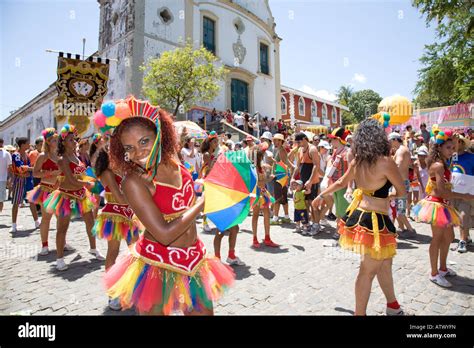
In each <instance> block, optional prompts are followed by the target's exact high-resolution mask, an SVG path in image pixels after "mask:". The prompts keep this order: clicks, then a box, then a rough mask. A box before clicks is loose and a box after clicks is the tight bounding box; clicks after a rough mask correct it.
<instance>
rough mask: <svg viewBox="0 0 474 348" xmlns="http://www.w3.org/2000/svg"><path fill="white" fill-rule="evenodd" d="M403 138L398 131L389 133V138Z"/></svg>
mask: <svg viewBox="0 0 474 348" xmlns="http://www.w3.org/2000/svg"><path fill="white" fill-rule="evenodd" d="M399 139H402V136H401V135H400V134H399V133H397V132H392V133H390V134H389V135H388V140H399Z"/></svg>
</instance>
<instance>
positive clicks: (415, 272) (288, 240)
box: [0, 202, 474, 315]
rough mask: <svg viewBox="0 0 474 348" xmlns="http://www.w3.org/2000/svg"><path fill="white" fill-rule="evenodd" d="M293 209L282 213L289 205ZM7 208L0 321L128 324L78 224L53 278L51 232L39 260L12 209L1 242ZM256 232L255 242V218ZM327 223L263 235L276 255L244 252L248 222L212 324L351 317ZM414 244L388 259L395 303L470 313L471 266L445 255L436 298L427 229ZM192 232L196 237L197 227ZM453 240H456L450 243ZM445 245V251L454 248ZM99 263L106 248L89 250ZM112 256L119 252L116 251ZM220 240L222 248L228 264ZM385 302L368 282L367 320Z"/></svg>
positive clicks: (342, 261)
mask: <svg viewBox="0 0 474 348" xmlns="http://www.w3.org/2000/svg"><path fill="white" fill-rule="evenodd" d="M291 205H292V203H291V204H290V206H291ZM10 214H11V204H10V203H9V202H6V203H5V209H4V211H3V213H1V214H0V315H10V314H24V315H28V314H31V315H133V314H135V312H134V311H133V310H128V311H124V312H119V313H117V312H113V311H111V310H109V309H108V307H107V297H106V296H105V294H104V291H103V286H102V275H103V274H104V262H100V261H97V260H95V259H93V257H92V256H91V255H89V254H88V252H87V251H88V242H87V236H86V233H85V227H84V223H83V222H82V221H73V222H72V223H71V225H70V229H69V231H68V236H67V241H68V243H70V244H71V245H73V246H74V247H75V248H76V251H75V252H69V253H66V257H65V260H66V263H67V264H69V269H68V270H67V271H65V272H58V271H56V269H55V251H54V249H55V247H54V245H55V227H56V221H55V219H54V218H53V222H52V226H51V230H50V235H51V236H50V239H49V244H50V249H53V252H51V253H50V254H49V255H48V256H37V253H38V252H39V250H40V235H39V230H34V229H32V227H33V226H34V223H33V219H32V218H31V216H30V215H29V214H30V212H29V209H28V208H22V209H20V213H19V219H18V222H19V224H20V225H24V226H25V228H27V230H25V231H20V232H17V233H16V234H15V235H14V236H12V235H11V234H10V233H9V229H10V226H11V218H10ZM259 222H260V224H259V231H260V237H261V239H263V234H264V233H263V218H260V221H259ZM334 226H335V223H333V222H331V223H330V226H328V227H326V228H325V229H326V231H328V232H331V233H326V232H325V231H323V232H321V233H320V234H319V235H318V236H316V237H305V236H302V235H300V234H297V233H295V232H294V226H292V225H285V226H272V227H271V234H272V238H273V240H274V241H275V242H277V243H279V244H281V245H282V246H281V248H280V249H270V248H265V247H264V248H262V249H261V250H259V251H255V250H253V249H251V248H250V244H251V242H252V233H251V219H250V218H247V219H246V221H245V222H244V223H243V224H242V225H241V227H240V228H241V232H240V234H239V236H238V240H237V250H236V253H237V255H238V256H239V257H240V258H241V259H242V260H243V261H245V262H246V264H247V265H246V266H236V267H234V269H235V272H236V275H237V281H236V283H235V286H234V287H233V288H232V289H231V290H230V291H229V292H228V294H227V295H226V296H225V297H224V298H223V299H222V300H221V301H219V302H218V303H217V305H216V308H215V314H216V315H259V314H261V315H265V314H266V315H278V314H284V315H351V314H353V309H354V282H355V277H356V275H357V272H358V265H359V257H358V256H357V255H355V254H353V253H351V252H346V251H343V250H341V249H340V248H338V247H334V246H326V245H331V242H332V241H333V240H332V239H331V235H332V232H333V231H334ZM414 226H415V228H416V229H417V230H418V233H419V235H418V237H417V238H416V239H415V240H402V241H399V244H398V251H397V252H398V254H397V256H396V257H395V259H394V267H393V274H394V281H395V290H396V294H397V298H398V301H399V302H400V303H401V304H402V305H403V306H404V307H405V308H406V309H408V310H410V311H411V312H412V313H414V314H417V315H431V314H432V315H473V314H474V296H473V294H474V257H473V247H472V246H469V247H468V248H469V249H468V253H466V254H459V253H457V252H456V251H450V252H449V257H448V264H449V267H451V268H453V269H454V270H456V272H457V273H458V276H457V277H454V278H452V279H451V281H452V283H453V285H454V286H453V287H452V288H451V289H443V288H440V287H438V286H436V285H434V284H432V283H431V282H430V281H429V280H428V275H429V257H428V247H429V243H430V239H431V238H430V229H429V226H428V225H421V224H416V223H415V224H414ZM198 230H199V231H201V230H202V228H201V227H200V225H198ZM458 233H459V232H458V231H456V235H457V236H458ZM200 238H201V239H202V240H203V241H204V243H205V245H206V247H207V249H208V251H209V252H211V253H212V252H213V244H212V241H213V234H206V233H203V232H200ZM453 245H454V244H453ZM98 247H99V248H100V249H101V251H103V253H104V254H105V252H106V247H107V244H106V243H105V242H104V241H98ZM121 249H122V250H121V252H127V250H126V245H125V243H123V244H122V247H121ZM227 250H228V239H227V238H224V239H223V243H222V252H221V254H222V255H223V256H225V255H227ZM384 310H385V300H384V297H383V294H382V291H381V290H380V288H379V286H378V284H377V282H376V281H374V286H373V289H372V295H371V298H370V301H369V307H368V314H369V315H380V314H384Z"/></svg>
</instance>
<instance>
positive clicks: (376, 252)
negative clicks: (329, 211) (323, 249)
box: [338, 208, 397, 260]
mask: <svg viewBox="0 0 474 348" xmlns="http://www.w3.org/2000/svg"><path fill="white" fill-rule="evenodd" d="M338 228H339V234H340V235H341V237H340V238H339V244H340V246H341V247H342V248H344V249H348V250H352V251H353V252H355V253H357V254H360V255H369V256H370V257H371V258H372V259H374V260H384V259H389V258H392V257H394V256H395V254H396V253H397V241H396V236H397V234H396V229H395V226H394V225H393V223H392V220H390V217H389V216H388V215H387V214H383V213H380V212H375V211H367V210H363V209H360V208H357V209H355V210H354V211H353V213H352V214H351V215H348V214H347V215H345V216H344V217H343V218H342V219H341V220H340V221H339V226H338Z"/></svg>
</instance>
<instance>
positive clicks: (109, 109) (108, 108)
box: [102, 101, 115, 117]
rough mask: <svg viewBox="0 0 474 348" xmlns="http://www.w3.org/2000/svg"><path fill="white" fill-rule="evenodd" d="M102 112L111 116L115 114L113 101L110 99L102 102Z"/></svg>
mask: <svg viewBox="0 0 474 348" xmlns="http://www.w3.org/2000/svg"><path fill="white" fill-rule="evenodd" d="M102 112H103V114H104V115H105V116H107V117H111V116H113V115H114V114H115V103H114V102H112V101H111V102H107V103H104V104H102Z"/></svg>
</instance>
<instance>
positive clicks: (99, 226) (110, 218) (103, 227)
mask: <svg viewBox="0 0 474 348" xmlns="http://www.w3.org/2000/svg"><path fill="white" fill-rule="evenodd" d="M139 232H140V222H139V221H138V219H137V218H136V217H134V214H133V210H132V209H131V208H130V207H129V206H128V204H118V203H107V204H106V205H105V207H104V208H102V210H101V211H100V213H99V215H97V218H96V220H95V224H94V227H93V228H92V234H93V235H94V236H96V237H97V238H100V239H106V240H117V241H121V240H122V239H124V240H126V241H127V243H130V242H131V241H132V240H133V239H134V238H136V237H138V234H139Z"/></svg>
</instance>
